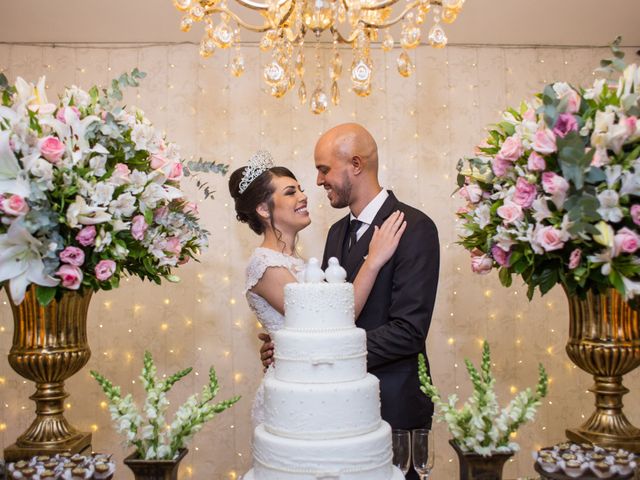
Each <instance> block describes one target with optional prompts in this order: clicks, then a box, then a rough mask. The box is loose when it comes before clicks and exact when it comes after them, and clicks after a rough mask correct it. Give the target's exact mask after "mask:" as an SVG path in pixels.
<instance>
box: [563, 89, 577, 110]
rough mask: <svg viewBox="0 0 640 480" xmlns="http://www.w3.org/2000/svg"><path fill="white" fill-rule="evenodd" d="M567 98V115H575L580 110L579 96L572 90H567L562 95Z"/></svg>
mask: <svg viewBox="0 0 640 480" xmlns="http://www.w3.org/2000/svg"><path fill="white" fill-rule="evenodd" d="M564 96H565V97H567V110H566V112H567V113H577V112H578V110H580V101H581V98H580V94H579V93H578V92H576V91H575V90H574V89H572V88H571V89H569V91H568V92H567V94H565V95H564Z"/></svg>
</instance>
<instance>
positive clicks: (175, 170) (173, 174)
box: [167, 162, 182, 180]
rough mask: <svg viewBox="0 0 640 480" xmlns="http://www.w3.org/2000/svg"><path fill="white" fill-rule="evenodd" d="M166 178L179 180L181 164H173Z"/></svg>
mask: <svg viewBox="0 0 640 480" xmlns="http://www.w3.org/2000/svg"><path fill="white" fill-rule="evenodd" d="M167 178H168V179H169V180H180V179H181V178H182V163H180V162H174V163H173V164H172V165H171V168H170V169H169V174H168V175H167Z"/></svg>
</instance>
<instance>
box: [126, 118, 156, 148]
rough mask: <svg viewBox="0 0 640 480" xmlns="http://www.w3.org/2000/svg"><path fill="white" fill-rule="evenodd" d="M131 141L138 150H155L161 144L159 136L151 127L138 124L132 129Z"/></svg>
mask: <svg viewBox="0 0 640 480" xmlns="http://www.w3.org/2000/svg"><path fill="white" fill-rule="evenodd" d="M131 141H132V142H133V143H134V144H135V147H136V150H150V151H151V150H153V149H155V148H157V145H159V143H160V142H161V139H160V137H159V135H158V134H157V133H156V130H155V129H154V128H153V127H152V126H151V125H145V124H140V123H136V124H135V125H134V126H133V128H132V129H131Z"/></svg>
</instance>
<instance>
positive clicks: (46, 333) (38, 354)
mask: <svg viewBox="0 0 640 480" xmlns="http://www.w3.org/2000/svg"><path fill="white" fill-rule="evenodd" d="M6 290H7V294H8V296H9V300H10V302H11V310H12V312H13V321H14V331H13V344H12V346H11V351H10V352H9V364H10V365H11V367H12V368H13V369H14V370H15V371H16V372H17V373H18V374H19V375H20V376H22V377H24V378H26V379H27V380H31V381H33V382H35V383H36V393H34V394H33V395H31V397H29V398H30V399H31V400H33V401H34V402H36V419H35V420H34V421H33V423H32V424H31V426H30V427H29V428H28V429H27V430H26V431H25V432H24V433H23V434H22V435H20V437H18V439H17V440H16V442H15V443H14V444H13V445H11V446H9V447H7V448H5V450H4V458H5V461H7V462H14V461H17V460H21V459H25V458H31V457H33V456H35V455H42V454H46V455H51V454H55V453H62V452H69V453H80V452H82V451H83V450H85V449H87V448H88V447H90V445H91V433H84V432H79V431H78V430H76V429H75V428H74V427H73V426H71V425H70V424H69V422H68V421H67V420H66V419H65V418H64V401H65V399H66V398H67V397H68V396H69V394H68V393H67V392H65V390H64V382H65V380H67V379H68V378H70V377H71V376H72V375H74V374H75V373H76V372H78V371H79V370H80V369H81V368H82V367H84V365H85V364H86V363H87V362H88V361H89V357H90V356H91V350H90V349H89V345H88V343H87V311H88V309H89V302H90V300H91V292H86V293H84V294H81V293H78V292H75V291H69V292H65V293H64V294H63V296H62V298H61V299H60V301H56V300H55V299H54V300H52V301H51V303H50V304H49V305H47V306H46V307H42V306H41V305H40V304H39V303H38V300H37V299H36V292H35V286H34V285H31V286H30V287H29V289H28V290H27V294H26V295H25V298H24V300H23V301H22V303H21V304H20V305H15V304H14V302H13V299H12V298H11V295H10V294H9V290H8V288H7V289H6Z"/></svg>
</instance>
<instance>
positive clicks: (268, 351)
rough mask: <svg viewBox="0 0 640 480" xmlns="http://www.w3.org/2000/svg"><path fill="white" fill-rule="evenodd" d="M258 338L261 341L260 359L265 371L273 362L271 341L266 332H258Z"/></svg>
mask: <svg viewBox="0 0 640 480" xmlns="http://www.w3.org/2000/svg"><path fill="white" fill-rule="evenodd" d="M258 338H259V339H260V340H261V341H262V346H261V347H260V360H261V361H262V365H263V366H264V369H265V371H266V370H267V368H269V365H271V364H272V363H273V342H272V340H271V337H270V336H269V334H268V333H259V334H258Z"/></svg>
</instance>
